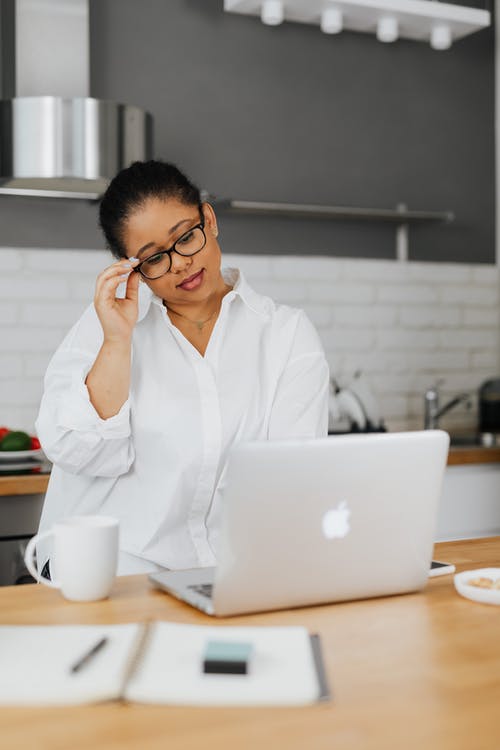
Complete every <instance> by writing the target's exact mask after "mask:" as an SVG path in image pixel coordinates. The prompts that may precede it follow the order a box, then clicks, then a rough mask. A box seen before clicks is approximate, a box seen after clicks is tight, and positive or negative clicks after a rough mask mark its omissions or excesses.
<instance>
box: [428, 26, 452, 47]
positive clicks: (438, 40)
mask: <svg viewBox="0 0 500 750" xmlns="http://www.w3.org/2000/svg"><path fill="white" fill-rule="evenodd" d="M452 41H453V39H452V36H451V29H450V27H449V26H448V25H447V24H445V23H440V24H436V26H433V27H432V29H431V47H432V49H449V48H450V47H451V43H452Z"/></svg>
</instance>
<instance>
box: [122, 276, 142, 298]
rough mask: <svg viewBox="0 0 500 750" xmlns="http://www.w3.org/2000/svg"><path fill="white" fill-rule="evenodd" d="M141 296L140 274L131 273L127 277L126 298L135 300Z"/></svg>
mask: <svg viewBox="0 0 500 750" xmlns="http://www.w3.org/2000/svg"><path fill="white" fill-rule="evenodd" d="M138 296H139V274H138V273H130V274H129V275H128V279H127V287H126V290H125V298H126V299H129V300H133V301H134V302H135V301H136V300H137V299H138Z"/></svg>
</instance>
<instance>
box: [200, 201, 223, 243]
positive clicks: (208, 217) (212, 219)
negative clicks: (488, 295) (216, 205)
mask: <svg viewBox="0 0 500 750" xmlns="http://www.w3.org/2000/svg"><path fill="white" fill-rule="evenodd" d="M201 209H202V211H203V216H204V219H205V226H206V228H207V229H208V231H209V232H210V234H211V235H212V236H213V237H217V235H218V234H219V229H218V227H217V217H216V215H215V211H214V210H213V208H212V206H211V205H210V203H202V206H201Z"/></svg>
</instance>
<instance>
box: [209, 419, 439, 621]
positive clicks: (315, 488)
mask: <svg viewBox="0 0 500 750" xmlns="http://www.w3.org/2000/svg"><path fill="white" fill-rule="evenodd" d="M448 446H449V437H448V434H447V433H446V432H443V431H441V430H432V431H431V430H426V431H421V432H407V433H386V434H372V435H369V434H368V435H367V434H363V435H346V436H335V437H328V438H322V439H308V440H286V441H272V442H255V443H241V444H239V445H237V446H235V447H234V448H233V449H232V451H231V453H230V456H229V461H228V467H227V485H226V490H225V495H224V523H223V528H222V532H221V543H220V548H219V550H218V567H217V570H216V576H215V586H214V593H213V607H214V613H215V614H216V615H230V614H238V613H243V612H252V611H265V610H271V609H283V608H289V607H295V606H302V605H311V604H317V603H321V602H334V601H342V600H348V599H358V598H366V597H373V596H381V595H387V594H397V593H403V592H408V591H414V590H417V589H419V588H422V587H423V586H424V585H425V583H426V581H427V579H428V574H429V566H430V562H431V558H432V551H433V543H434V533H435V527H436V519H437V511H438V504H439V499H440V495H441V485H442V480H443V475H444V469H445V466H446V459H447V455H448Z"/></svg>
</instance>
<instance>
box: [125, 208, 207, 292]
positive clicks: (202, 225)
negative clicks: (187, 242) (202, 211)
mask: <svg viewBox="0 0 500 750" xmlns="http://www.w3.org/2000/svg"><path fill="white" fill-rule="evenodd" d="M195 229H201V233H202V235H203V245H202V246H201V247H200V249H199V250H196V252H194V253H181V251H180V250H178V249H177V247H176V245H177V243H178V242H180V241H181V240H182V239H183V238H184V237H185V236H186V234H189V233H190V232H192V231H194V230H195ZM206 244H207V235H206V234H205V219H202V220H201V221H200V222H199V223H198V224H195V225H194V227H191V228H190V229H188V230H187V231H186V232H184V233H183V234H181V236H180V237H179V238H178V239H176V241H175V242H174V244H173V245H172V247H169V248H168V250H160V252H158V253H153V254H152V255H150V256H149V258H144V260H141V262H140V263H139V265H138V266H135V268H134V269H133V270H134V271H137V273H140V274H141V276H142V277H143V278H144V279H148V281H155V280H156V279H161V277H162V276H165V274H167V273H170V269H171V268H172V255H171V253H177V255H182V257H183V258H192V257H193V255H197V253H200V252H201V251H202V250H203V248H204V247H205V245H206ZM158 255H168V257H169V260H170V265H169V267H168V269H167V270H166V271H164V272H163V273H161V274H160V275H159V276H155V277H154V278H151V277H150V276H146V274H145V273H143V272H142V271H141V266H142V265H143V264H144V263H147V262H148V260H151V258H156V257H157V256H158Z"/></svg>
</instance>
